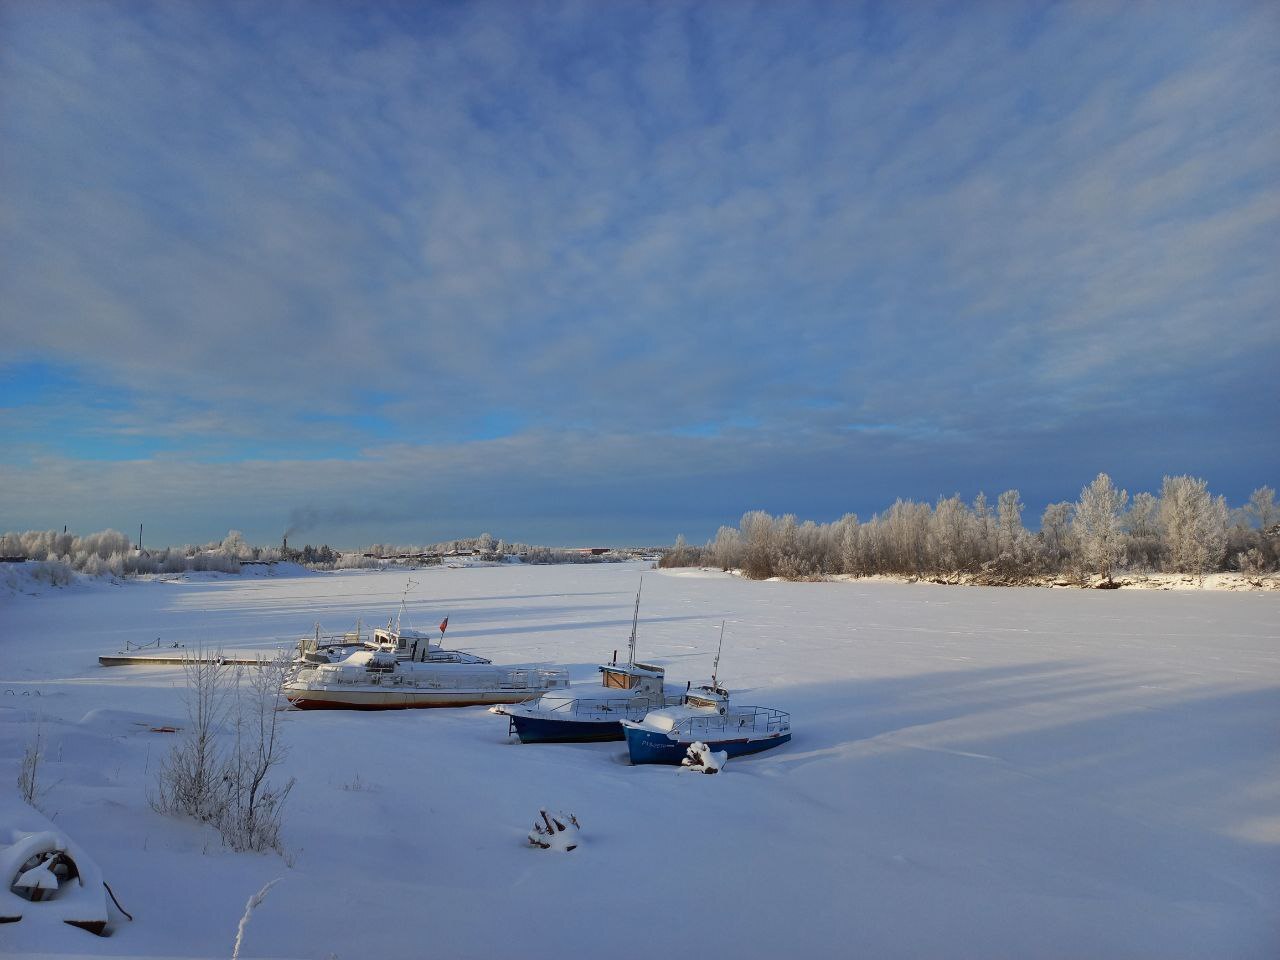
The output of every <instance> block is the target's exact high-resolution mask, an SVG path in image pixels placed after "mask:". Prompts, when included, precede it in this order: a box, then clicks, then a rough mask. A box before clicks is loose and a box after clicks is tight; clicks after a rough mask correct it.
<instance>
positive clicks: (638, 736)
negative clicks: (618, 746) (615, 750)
mask: <svg viewBox="0 0 1280 960" xmlns="http://www.w3.org/2000/svg"><path fill="white" fill-rule="evenodd" d="M622 732H623V735H624V736H626V738H627V751H628V752H629V753H630V754H631V762H632V763H672V764H679V763H680V762H681V761H682V760H683V759H684V758H685V756H686V754H687V753H688V752H689V746H690V745H691V744H693V743H705V744H706V745H707V747H708V748H709V749H711V750H712V751H713V752H718V751H721V750H723V751H724V752H725V753H727V754H728V755H729V756H731V757H740V756H743V755H745V754H749V753H759V752H760V751H761V750H772V749H773V748H774V747H780V746H782V744H784V743H786V742H787V741H789V740H790V739H791V714H789V713H786V712H785V711H782V710H775V709H773V708H772V707H754V706H751V707H748V706H735V705H734V704H732V703H730V701H729V691H727V690H725V689H724V688H723V687H719V686H716V685H714V684H703V685H702V686H699V687H693V688H692V689H690V690H689V692H688V693H686V694H685V696H684V701H683V702H682V703H681V704H680V705H679V706H674V707H664V708H663V709H661V710H654V711H652V712H651V713H649V714H648V715H647V716H646V717H645V718H644V719H643V720H623V721H622Z"/></svg>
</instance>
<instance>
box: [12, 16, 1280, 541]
mask: <svg viewBox="0 0 1280 960" xmlns="http://www.w3.org/2000/svg"><path fill="white" fill-rule="evenodd" d="M1278 89H1280V7H1278V6H1277V5H1275V4H1273V3H1221V2H1202V3H1191V2H1173V3H1158V4H1140V3H1125V4H1114V3H1084V4H1073V3H1049V4H1037V3H1018V4H1011V3H1005V2H993V3H981V2H975V3H959V4H932V3H925V2H912V3H869V4H858V3H853V2H830V3H801V2H786V3H777V2H767V3H760V4H749V3H738V2H733V3H730V2H715V0H703V2H697V3H688V4H684V3H677V2H662V3H635V2H623V0H597V2H584V3H524V2H520V3H517V2H507V3H416V4H396V3H391V2H380V3H373V4H368V5H360V4H356V3H349V2H329V3H325V2H311V3H290V2H273V3H270V4H266V3H249V4H223V3H213V2H201V3H183V2H163V3H155V4H149V3H141V2H129V3H120V2H93V3H84V2H78V0H62V2H59V3H46V2H38V0H0V529H3V530H26V529H46V528H57V529H60V528H61V527H62V526H63V525H64V524H65V525H69V526H70V527H71V528H72V529H73V530H77V531H80V532H86V533H87V532H90V531H92V530H99V529H104V528H107V527H114V528H116V529H120V530H125V531H133V530H136V529H137V525H138V524H139V523H142V524H144V528H145V530H146V531H147V534H146V537H145V539H147V540H148V541H150V542H156V543H173V544H178V543H186V542H201V541H205V540H209V539H213V538H217V537H221V536H222V535H223V534H225V533H226V531H227V530H229V529H237V530H241V531H243V532H244V534H245V536H246V538H247V539H249V540H250V541H251V542H260V543H272V542H276V541H278V539H279V537H280V535H281V533H283V532H284V530H286V529H289V528H292V529H294V530H295V536H294V542H300V541H302V540H309V541H313V542H317V543H318V542H321V541H327V542H330V543H332V544H334V545H337V546H349V547H353V546H358V545H362V544H368V543H372V542H384V541H385V542H395V543H422V542H430V541H435V540H440V539H447V538H453V537H460V536H473V535H476V534H478V533H480V532H481V531H489V532H491V533H493V534H494V535H495V536H499V537H505V538H506V539H508V540H521V541H526V542H537V543H550V544H562V545H581V544H588V543H620V542H626V543H636V544H660V543H669V542H671V541H672V540H673V539H674V538H675V536H676V535H677V534H684V535H685V536H686V537H687V538H688V539H689V540H690V541H691V542H701V541H704V540H706V539H708V538H709V537H711V536H713V535H714V533H715V530H716V528H717V527H719V526H720V525H721V524H735V523H736V522H737V520H738V518H739V517H740V516H741V514H742V513H743V512H744V511H745V510H750V509H764V510H768V511H770V512H772V513H775V514H780V513H784V512H790V513H795V514H797V515H798V516H799V517H800V518H801V519H805V518H812V519H816V520H820V521H825V520H832V519H835V518H837V517H839V516H841V515H842V514H844V513H846V512H856V513H858V514H860V515H861V516H863V517H864V518H866V517H869V516H870V515H871V514H873V513H875V512H877V511H882V510H884V509H885V508H887V507H888V506H889V505H890V504H891V503H892V502H893V501H894V499H896V498H898V497H908V498H914V499H922V500H929V501H932V500H934V499H936V498H937V497H938V496H940V495H943V496H949V495H951V494H952V493H960V494H961V495H962V496H964V497H965V498H971V497H973V496H974V495H975V494H977V493H978V492H979V491H984V492H985V493H986V494H987V495H988V496H989V497H992V498H994V496H995V495H996V494H998V493H999V492H1000V491H1002V490H1006V489H1010V488H1016V489H1018V490H1020V491H1021V493H1022V499H1023V501H1024V502H1025V503H1026V504H1027V508H1028V510H1027V515H1026V517H1025V518H1024V519H1025V520H1026V522H1027V523H1028V525H1030V526H1033V527H1034V526H1035V525H1036V523H1037V521H1038V517H1039V512H1040V510H1041V509H1042V508H1043V506H1044V505H1045V504H1046V503H1049V502H1053V501H1061V500H1074V499H1076V498H1077V497H1078V496H1079V494H1080V489H1081V487H1083V486H1084V485H1085V484H1087V483H1088V482H1089V481H1090V480H1092V479H1093V477H1094V476H1096V475H1097V474H1098V473H1099V472H1100V471H1105V472H1107V473H1109V474H1110V475H1111V476H1112V477H1113V479H1115V481H1116V482H1117V484H1119V485H1120V486H1124V487H1126V488H1128V489H1129V490H1130V491H1131V492H1137V491H1138V490H1153V491H1158V489H1159V486H1160V482H1161V478H1162V477H1163V476H1165V475H1175V474H1184V473H1189V474H1193V475H1195V476H1199V477H1203V478H1205V479H1206V480H1208V482H1209V485H1210V488H1211V490H1213V491H1214V492H1215V493H1221V494H1224V495H1225V496H1226V497H1227V499H1228V501H1229V502H1230V503H1232V504H1238V503H1240V502H1243V501H1244V500H1245V499H1246V498H1247V497H1248V495H1249V493H1250V491H1251V490H1253V489H1254V488H1256V487H1258V486H1261V485H1263V484H1269V485H1271V486H1273V487H1276V486H1280V386H1278V384H1280V373H1278V371H1280V270H1277V268H1276V264H1277V263H1280V106H1278V104H1280V101H1277V98H1276V94H1275V91H1276V90H1278Z"/></svg>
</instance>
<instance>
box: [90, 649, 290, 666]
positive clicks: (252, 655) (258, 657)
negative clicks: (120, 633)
mask: <svg viewBox="0 0 1280 960" xmlns="http://www.w3.org/2000/svg"><path fill="white" fill-rule="evenodd" d="M284 649H285V648H284V647H280V648H279V649H276V650H212V651H210V650H195V649H192V648H190V647H160V648H158V649H157V648H156V647H150V648H148V649H145V650H126V651H121V652H120V653H112V654H108V655H107V656H104V657H99V658H98V663H100V664H101V665H102V666H104V667H163V666H177V667H180V666H182V665H183V664H184V663H227V664H232V665H234V666H248V667H254V666H258V665H259V664H262V663H270V662H271V661H272V660H273V659H275V657H276V655H277V654H278V653H280V652H281V651H283V650H284Z"/></svg>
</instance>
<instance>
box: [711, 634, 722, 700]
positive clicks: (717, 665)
mask: <svg viewBox="0 0 1280 960" xmlns="http://www.w3.org/2000/svg"><path fill="white" fill-rule="evenodd" d="M723 649H724V621H723V620H721V621H720V646H718V647H716V661H715V663H713V664H712V665H711V687H712V689H718V688H717V687H716V675H717V674H718V673H719V672H720V651H721V650H723Z"/></svg>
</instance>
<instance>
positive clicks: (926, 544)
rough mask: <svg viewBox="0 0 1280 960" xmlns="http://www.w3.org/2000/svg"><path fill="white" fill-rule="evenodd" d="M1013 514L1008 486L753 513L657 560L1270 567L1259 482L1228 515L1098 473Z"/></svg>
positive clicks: (1203, 498) (918, 571)
mask: <svg viewBox="0 0 1280 960" xmlns="http://www.w3.org/2000/svg"><path fill="white" fill-rule="evenodd" d="M1024 509H1025V508H1024V506H1023V503H1022V499H1021V497H1020V495H1019V493H1018V491H1017V490H1007V491H1005V492H1004V493H1002V494H1000V496H999V497H998V498H997V499H996V502H995V503H994V504H992V503H990V502H989V501H988V500H987V498H986V497H985V496H984V495H982V494H979V495H978V496H977V498H975V499H974V501H973V502H972V503H966V502H964V501H963V500H961V499H960V497H959V496H958V495H956V496H952V497H946V498H943V497H939V498H938V500H937V502H936V503H934V504H932V505H931V504H928V503H917V502H915V501H912V500H898V501H896V502H895V503H894V504H893V506H891V507H890V508H889V509H888V510H886V511H885V512H884V513H881V514H876V515H874V516H872V518H871V519H870V520H867V521H861V520H859V518H858V516H857V515H856V514H847V515H846V516H844V517H842V518H841V519H839V520H837V521H835V522H834V523H814V522H813V521H811V520H807V521H805V522H803V523H797V521H796V518H795V516H794V515H792V514H786V515H784V516H781V517H774V516H771V515H769V514H768V513H765V512H763V511H759V510H756V511H751V512H749V513H746V514H744V515H743V517H742V520H741V522H740V523H739V524H738V526H737V527H728V526H724V527H721V528H720V530H719V532H718V533H717V534H716V536H715V538H714V539H713V540H710V541H709V542H708V543H707V544H706V545H705V546H702V547H696V546H690V545H689V544H686V543H685V542H684V539H683V537H681V538H678V539H677V541H676V544H675V546H674V547H672V548H671V549H670V550H668V551H667V553H666V554H665V555H664V556H663V559H662V562H661V565H662V566H665V567H682V566H717V567H720V568H721V569H724V570H741V571H742V572H743V574H744V575H745V576H747V577H751V578H753V579H767V578H769V577H782V578H785V579H788V580H804V579H812V578H818V577H822V576H827V575H830V574H851V575H853V576H869V575H873V574H895V575H908V576H922V577H936V578H941V579H951V580H957V581H958V580H961V579H965V580H969V581H973V582H990V583H1019V582H1028V581H1030V580H1032V579H1035V578H1040V577H1043V576H1046V575H1058V576H1062V575H1066V576H1068V577H1071V578H1073V579H1077V580H1086V579H1089V578H1092V577H1101V578H1103V579H1104V580H1105V581H1107V582H1111V581H1112V578H1113V576H1114V575H1115V574H1116V573H1118V572H1122V571H1124V572H1152V573H1155V572H1165V573H1189V574H1195V575H1198V576H1201V577H1203V576H1204V575H1205V574H1207V573H1213V572H1217V571H1224V570H1238V571H1241V572H1243V573H1247V574H1261V573H1266V572H1270V571H1274V570H1276V569H1277V548H1278V547H1280V510H1278V509H1277V506H1276V503H1275V491H1274V490H1272V489H1271V488H1270V487H1260V488H1258V489H1257V490H1255V491H1254V492H1253V494H1252V496H1250V498H1249V502H1248V503H1246V504H1245V505H1244V506H1242V507H1240V508H1238V509H1234V510H1233V509H1229V508H1228V507H1227V504H1226V501H1225V500H1224V499H1223V497H1221V496H1214V495H1213V494H1211V493H1210V492H1209V490H1208V485H1207V484H1206V483H1205V481H1204V480H1199V479H1196V478H1194V477H1188V476H1182V477H1165V478H1164V483H1163V484H1162V486H1161V489H1160V495H1159V496H1156V495H1154V494H1151V493H1139V494H1136V495H1135V496H1134V497H1133V498H1132V499H1130V497H1129V495H1128V493H1127V492H1126V491H1124V490H1118V489H1117V488H1116V487H1115V485H1114V484H1113V483H1112V482H1111V478H1110V477H1108V476H1107V475H1106V474H1105V473H1102V474H1099V475H1098V477H1097V479H1096V480H1094V481H1093V483H1091V484H1089V485H1088V486H1087V487H1085V488H1084V489H1083V490H1082V491H1081V492H1080V499H1079V500H1077V501H1076V502H1074V503H1071V502H1064V503H1053V504H1050V505H1049V506H1048V507H1046V508H1045V510H1044V513H1043V514H1042V515H1041V517H1040V528H1039V530H1037V531H1035V532H1032V531H1031V530H1028V529H1027V528H1026V527H1025V526H1024V525H1023V520H1022V516H1023V512H1024Z"/></svg>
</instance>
